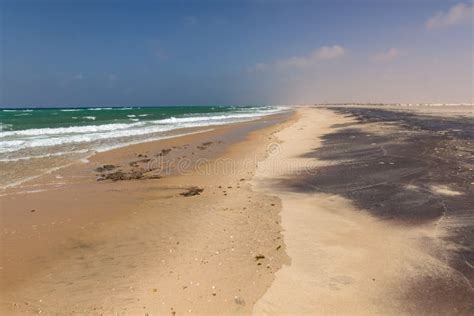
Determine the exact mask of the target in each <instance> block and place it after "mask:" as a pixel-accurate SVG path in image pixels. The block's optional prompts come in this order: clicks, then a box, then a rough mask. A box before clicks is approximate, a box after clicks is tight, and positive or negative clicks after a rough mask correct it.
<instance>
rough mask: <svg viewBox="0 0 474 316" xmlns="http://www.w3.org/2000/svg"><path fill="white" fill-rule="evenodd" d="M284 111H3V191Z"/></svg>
mask: <svg viewBox="0 0 474 316" xmlns="http://www.w3.org/2000/svg"><path fill="white" fill-rule="evenodd" d="M285 110H286V108H284V107H279V106H258V107H248V106H247V107H246V106H179V107H177V106H173V107H121V108H104V107H96V108H92V107H91V108H54V109H0V171H1V172H2V179H1V180H0V187H1V188H7V187H11V186H16V185H20V184H21V183H23V182H24V181H26V180H28V179H31V178H34V177H36V176H38V175H41V174H44V173H45V172H49V171H51V170H54V169H57V168H61V167H62V166H65V165H68V164H70V163H72V162H74V161H77V160H78V159H84V158H87V157H88V156H90V155H92V154H94V153H96V152H100V151H105V150H109V149H113V148H117V147H121V146H126V145H129V144H133V143H140V142H146V141H150V140H159V139H162V138H168V137H173V136H177V135H180V134H183V133H186V130H183V129H186V128H193V127H204V126H212V125H220V124H229V123H234V122H242V121H249V120H255V119H258V118H260V117H262V116H265V115H270V114H275V113H278V112H282V111H285Z"/></svg>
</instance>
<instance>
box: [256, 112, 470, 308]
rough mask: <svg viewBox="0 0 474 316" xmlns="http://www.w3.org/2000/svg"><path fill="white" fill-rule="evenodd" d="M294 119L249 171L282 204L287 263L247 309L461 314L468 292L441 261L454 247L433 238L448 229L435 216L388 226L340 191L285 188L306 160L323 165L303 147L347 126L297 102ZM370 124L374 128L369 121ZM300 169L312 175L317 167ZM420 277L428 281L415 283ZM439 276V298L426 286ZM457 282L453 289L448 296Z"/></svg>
mask: <svg viewBox="0 0 474 316" xmlns="http://www.w3.org/2000/svg"><path fill="white" fill-rule="evenodd" d="M299 117H300V119H299V120H298V121H297V122H295V123H294V124H293V125H292V126H291V127H289V128H286V129H284V130H282V131H280V132H278V133H276V134H275V136H276V137H277V139H278V141H279V149H278V150H277V151H276V152H277V154H275V155H270V156H269V157H268V158H267V159H266V160H265V161H263V162H260V163H259V165H258V169H257V170H258V172H257V174H256V177H255V178H254V185H255V187H256V188H257V189H258V190H260V191H261V192H265V193H266V194H273V195H275V196H278V197H279V198H280V199H281V201H282V202H281V203H282V213H281V217H282V226H283V229H284V232H283V235H284V240H285V243H286V246H287V253H288V255H289V257H290V258H291V264H289V265H284V266H283V267H282V269H281V270H279V271H278V272H277V273H276V279H275V281H274V282H273V284H272V286H271V287H270V289H269V290H268V291H267V292H266V293H265V295H264V296H263V297H262V298H261V299H260V300H259V301H258V302H257V304H256V305H255V306H254V309H253V312H254V313H255V314H257V315H258V314H268V315H272V314H323V315H327V314H331V315H332V314H339V315H340V314H342V315H353V314H364V315H367V314H372V315H373V314H391V315H398V314H419V313H422V314H446V313H456V314H469V312H470V311H472V301H471V303H470V302H469V298H472V297H473V296H472V295H473V293H474V292H473V291H472V287H471V285H470V284H469V281H468V280H466V279H465V277H464V276H463V275H462V274H460V273H459V272H458V271H456V270H455V269H453V268H452V267H451V266H449V265H448V264H447V262H446V261H445V260H440V259H442V258H446V257H448V256H449V252H450V251H451V250H453V249H455V248H454V245H453V244H447V243H446V241H445V240H443V239H442V237H444V236H445V235H446V234H447V232H446V231H445V230H444V228H443V227H442V226H438V225H437V224H438V221H431V222H427V223H425V224H419V225H404V224H403V223H400V224H397V222H396V221H386V220H380V219H378V218H376V217H374V216H372V215H371V214H369V212H367V211H365V210H363V209H359V208H357V207H356V206H355V205H354V204H353V203H352V202H351V201H350V200H348V199H345V198H343V197H341V196H339V195H335V194H330V193H324V191H323V192H317V193H312V191H313V190H312V189H311V188H308V187H306V188H304V190H302V191H301V192H299V191H298V190H292V188H289V187H287V186H286V185H285V184H286V183H288V182H289V181H290V180H291V179H292V178H293V177H294V176H295V175H301V174H303V175H305V173H306V174H307V173H308V171H314V170H317V168H316V169H315V168H314V167H315V165H316V167H318V166H319V167H323V166H327V165H328V164H329V163H331V162H328V161H322V160H317V159H314V158H308V156H307V155H306V154H307V153H308V151H309V150H310V149H315V148H318V147H320V146H321V141H322V140H321V138H322V137H323V136H324V135H326V134H328V133H329V132H334V131H336V130H337V129H342V128H344V127H348V126H349V127H350V126H351V125H352V124H353V123H355V120H354V119H353V118H349V117H344V116H342V115H340V114H336V113H334V112H333V111H330V110H327V109H315V108H312V109H301V110H300V111H299ZM336 126H337V127H336ZM370 128H372V131H374V129H376V128H377V126H373V125H371V126H370ZM343 159H344V157H343ZM339 163H340V162H339ZM282 166H283V167H282ZM288 166H291V167H290V168H288ZM307 175H308V176H310V177H313V178H315V179H318V174H307ZM275 180H277V181H275ZM305 191H306V192H305ZM314 191H318V190H317V189H316V190H314ZM442 193H444V192H442ZM382 202H383V201H382ZM412 211H415V210H412ZM434 252H435V253H436V254H435V255H434V254H433V253H434ZM425 280H430V282H432V284H434V286H432V285H430V284H423V282H425ZM439 280H444V281H440V284H441V285H442V284H447V285H448V286H447V287H446V286H444V289H443V290H442V291H443V292H442V293H441V295H440V293H439V292H436V291H432V290H431V289H433V288H436V284H437V283H438V281H439ZM443 282H446V283H443ZM420 283H421V284H420ZM450 287H451V288H450ZM458 287H459V288H461V290H460V291H462V292H461V293H460V294H461V295H458V294H453V293H456V291H457V288H458ZM450 295H454V296H456V295H458V298H457V299H456V298H454V299H452V298H451V297H449V296H450Z"/></svg>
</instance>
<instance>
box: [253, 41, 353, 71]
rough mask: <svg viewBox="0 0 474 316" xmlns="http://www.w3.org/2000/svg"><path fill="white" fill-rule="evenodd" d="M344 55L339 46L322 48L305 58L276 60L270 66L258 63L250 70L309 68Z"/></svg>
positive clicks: (344, 51) (296, 57)
mask: <svg viewBox="0 0 474 316" xmlns="http://www.w3.org/2000/svg"><path fill="white" fill-rule="evenodd" d="M345 54H346V50H345V49H344V48H343V47H341V46H339V45H333V46H322V47H320V48H318V49H316V50H314V51H313V52H311V53H310V54H308V55H306V56H294V57H290V58H287V59H282V60H277V61H276V62H274V63H271V64H265V63H258V64H256V65H255V66H254V67H253V68H252V70H253V71H261V70H266V69H269V68H275V69H288V68H304V67H311V66H314V65H316V64H318V63H320V62H323V61H325V60H331V59H338V58H341V57H343V56H344V55H345Z"/></svg>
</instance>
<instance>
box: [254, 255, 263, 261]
mask: <svg viewBox="0 0 474 316" xmlns="http://www.w3.org/2000/svg"><path fill="white" fill-rule="evenodd" d="M260 259H265V256H264V255H256V256H255V260H260Z"/></svg>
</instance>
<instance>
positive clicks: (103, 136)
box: [0, 108, 284, 153]
mask: <svg viewBox="0 0 474 316" xmlns="http://www.w3.org/2000/svg"><path fill="white" fill-rule="evenodd" d="M100 109H103V108H100ZM256 109H257V110H260V109H259V108H256ZM244 110H245V111H249V109H248V108H247V109H244ZM251 110H252V109H251ZM282 110H284V109H283V108H269V109H266V110H263V111H254V112H249V113H235V112H233V113H228V114H220V115H213V116H184V117H171V118H167V119H162V120H153V121H141V122H138V119H130V120H131V121H134V122H133V123H117V124H103V125H86V126H72V127H61V128H39V129H29V130H20V131H6V132H0V139H1V141H0V153H11V152H15V151H18V150H22V149H27V148H38V147H52V146H59V145H64V144H79V143H92V142H96V141H104V140H113V139H117V138H129V137H137V136H147V135H150V134H155V133H160V132H167V131H170V130H174V129H180V128H189V127H199V126H210V125H218V124H226V123H232V122H239V121H247V120H254V119H257V118H259V117H262V116H264V115H268V114H272V113H276V112H279V111H282ZM94 118H95V117H94ZM135 121H136V122H135ZM142 141H143V140H142ZM91 149H92V148H91Z"/></svg>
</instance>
